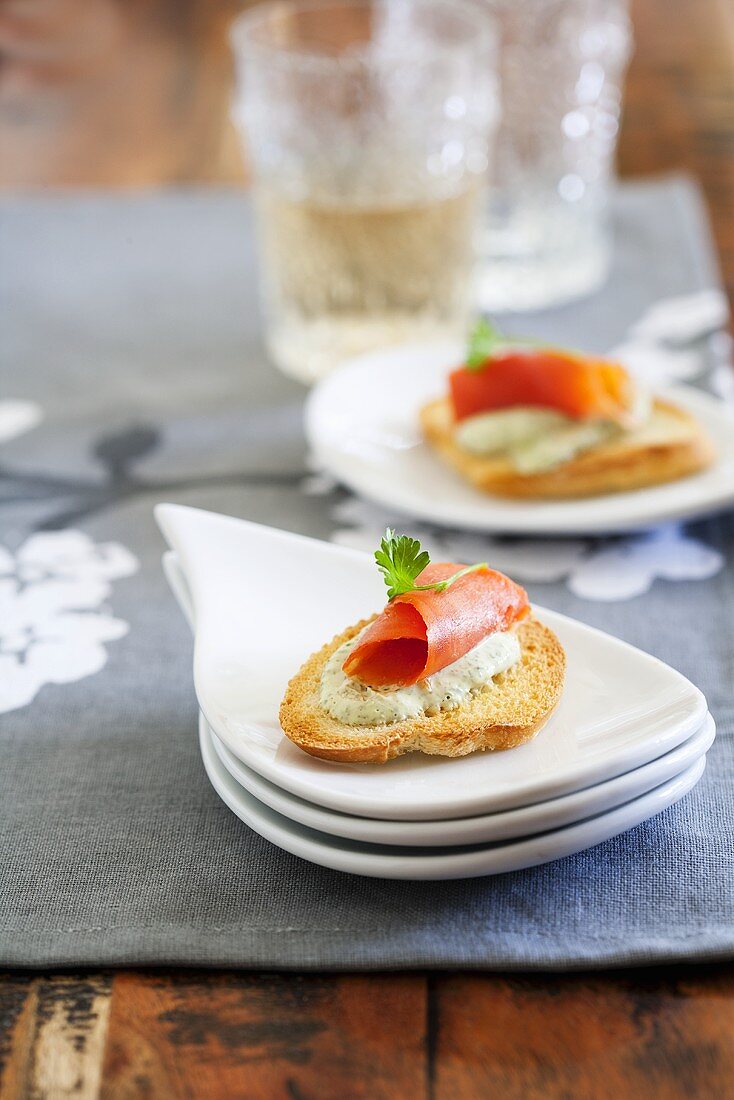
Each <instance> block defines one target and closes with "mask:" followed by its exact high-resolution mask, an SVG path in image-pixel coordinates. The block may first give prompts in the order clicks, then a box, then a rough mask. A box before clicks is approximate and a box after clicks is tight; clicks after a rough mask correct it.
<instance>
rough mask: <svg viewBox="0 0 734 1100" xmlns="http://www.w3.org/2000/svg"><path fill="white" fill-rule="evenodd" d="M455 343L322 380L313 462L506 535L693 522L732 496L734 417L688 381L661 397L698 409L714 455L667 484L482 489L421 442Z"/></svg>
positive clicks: (359, 364)
mask: <svg viewBox="0 0 734 1100" xmlns="http://www.w3.org/2000/svg"><path fill="white" fill-rule="evenodd" d="M461 357H462V349H461V348H460V347H459V346H457V345H439V346H433V347H431V346H420V347H419V346H411V347H400V348H391V349H389V350H386V351H381V352H373V353H371V354H369V355H364V356H360V357H359V358H358V359H354V360H352V361H351V362H350V363H348V364H345V366H343V367H342V368H341V369H340V370H338V371H336V373H334V374H333V375H331V376H330V377H329V378H327V379H325V380H324V381H323V382H321V383H319V385H318V386H316V388H315V389H314V390H313V392H312V393H311V395H310V397H309V400H308V404H307V406H306V435H307V437H308V441H309V444H310V446H311V449H312V451H313V453H314V456H315V458H316V461H317V463H318V464H319V465H320V466H322V467H324V468H325V469H326V470H328V471H329V472H330V473H331V474H333V475H334V477H336V478H337V479H338V480H339V481H341V482H343V483H344V484H345V485H348V486H349V487H350V488H351V489H354V490H356V491H357V492H358V493H361V494H362V495H363V496H365V497H368V498H369V499H370V500H373V501H376V502H377V503H378V504H382V505H384V506H385V507H386V508H389V509H397V510H398V511H399V512H403V513H404V514H405V515H409V516H416V517H417V518H420V519H423V520H428V521H429V522H432V523H440V524H445V525H447V526H451V527H460V528H466V529H469V530H475V531H493V532H494V531H497V532H505V533H507V534H536V535H538V534H548V535H561V534H566V535H569V534H575V535H578V534H581V535H584V534H610V533H613V532H620V531H632V530H636V529H641V528H646V527H651V526H653V525H655V524H657V523H661V522H663V521H665V520H673V519H692V518H693V517H695V516H701V515H705V514H707V513H709V512H715V511H717V510H721V509H723V508H726V507H728V506H729V505H731V504H732V503H734V416H732V414H731V413H730V412H729V411H728V410H727V408H726V406H725V405H724V404H723V403H722V402H721V401H718V400H716V398H713V397H710V396H708V395H707V394H705V393H701V391H700V390H694V389H693V388H692V387H690V386H676V387H671V388H669V389H666V390H665V391H664V392H663V393H662V394H661V396H663V397H665V398H668V399H670V400H671V401H673V402H675V403H676V404H678V405H680V406H681V407H683V408H685V409H687V410H688V411H689V412H690V413H692V414H693V415H694V416H695V417H696V419H697V420H698V421H699V423H700V424H701V425H702V426H703V427H704V428H705V429H706V431H707V432H708V433H709V435H710V436H711V438H712V440H713V442H714V445H715V447H716V450H717V460H716V462H715V463H714V464H713V466H711V467H710V469H708V470H704V471H702V472H701V473H699V474H694V475H693V476H691V477H687V478H682V479H681V480H680V481H674V482H671V483H670V484H667V485H657V486H653V487H651V488H648V489H637V490H635V491H634V492H628V493H611V494H607V495H606V496H602V497H589V498H587V499H584V500H568V501H564V500H561V501H512V500H503V499H502V498H501V497H492V496H490V495H488V494H486V493H481V492H479V490H478V489H475V488H474V487H473V486H471V485H470V484H469V483H468V482H467V481H465V480H464V479H463V478H462V477H460V476H459V474H458V473H456V472H455V471H454V470H452V469H450V468H449V467H448V466H447V465H446V464H445V463H444V462H442V461H441V460H440V459H439V458H438V456H437V455H436V454H435V453H434V451H433V450H432V449H431V448H430V447H429V445H428V444H427V443H426V442H425V441H424V440H423V438H422V436H421V432H420V427H419V424H418V411H419V409H420V408H421V406H422V405H425V404H426V402H427V401H430V400H432V399H433V398H435V397H439V396H440V395H441V394H443V393H445V392H446V386H447V375H448V372H449V371H450V370H451V369H452V367H454V366H456V364H457V363H459V362H460V361H461Z"/></svg>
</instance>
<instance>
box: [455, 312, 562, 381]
mask: <svg viewBox="0 0 734 1100" xmlns="http://www.w3.org/2000/svg"><path fill="white" fill-rule="evenodd" d="M518 344H520V345H528V344H531V345H533V346H537V347H542V346H544V345H542V344H541V343H540V341H538V340H531V339H529V338H528V337H518V336H505V335H503V333H501V332H500V330H499V329H498V328H495V326H494V325H493V324H491V323H490V322H489V321H488V320H487V319H486V318H485V317H480V318H479V320H478V321H477V322H476V324H475V325H474V328H473V329H472V330H471V332H470V333H469V342H468V344H467V349H466V359H465V360H464V362H465V365H466V367H467V369H468V370H470V371H478V370H482V368H483V367H484V366H485V364H486V362H487V360H488V359H491V358H492V356H493V355H495V354H496V352H498V351H499V350H500V349H501V348H506V347H513V346H516V345H518Z"/></svg>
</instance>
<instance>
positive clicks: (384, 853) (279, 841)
mask: <svg viewBox="0 0 734 1100" xmlns="http://www.w3.org/2000/svg"><path fill="white" fill-rule="evenodd" d="M199 734H200V736H199V741H200V745H201V755H202V759H203V761H204V767H205V768H206V772H207V775H208V776H209V779H210V781H211V784H212V786H213V787H214V789H215V791H216V792H217V794H218V795H219V797H220V798H221V799H222V801H223V802H225V803H226V804H227V806H229V808H230V810H232V811H233V812H234V813H235V814H236V815H237V816H238V817H239V818H241V820H242V821H244V822H245V824H246V825H249V826H250V828H251V829H254V830H255V832H256V833H259V834H260V836H263V837H265V839H266V840H269V841H270V842H271V843H272V844H275V845H277V847H278V848H283V849H284V850H285V851H286V852H291V853H292V854H293V855H295V856H300V858H301V859H307V860H309V861H310V862H311V863H317V864H319V865H320V866H322V867H331V868H332V869H334V870H336V871H347V872H349V873H350V874H354V875H368V876H370V877H372V878H397V879H451V878H475V877H477V876H479V875H498V874H502V873H503V872H505V871H519V870H521V869H522V868H523V867H534V866H536V865H538V864H540V863H549V862H550V861H551V860H553V859H560V858H561V857H563V856H569V855H573V853H574V852H581V851H583V850H584V849H585V848H591V847H593V845H595V844H600V843H601V842H602V841H603V840H609V838H610V837H613V836H617V834H618V833H623V832H626V830H627V829H631V828H633V826H635V825H639V824H640V822H642V821H646V820H647V819H648V818H649V817H652V816H653V815H654V814H657V813H659V812H660V811H661V810H664V809H667V807H668V806H672V805H673V803H674V802H678V801H679V800H680V799H681V798H683V796H684V795H686V794H687V793H688V792H689V791H690V789H691V788H692V787H693V786H694V785H695V784H696V783H697V782H698V780H699V779H700V778H701V775H702V774H703V770H704V768H705V766H706V757H705V756H702V757H700V758H699V759H698V760H697V761H696V762H695V763H694V764H692V765H690V767H688V768H687V769H686V770H685V771H684V772H683V773H682V774H680V775H677V776H675V777H674V778H672V779H669V780H667V782H665V783H662V784H661V785H660V786H659V787H655V788H654V790H652V791H648V792H647V793H646V794H643V795H641V796H640V797H639V798H635V799H632V801H630V802H626V803H625V804H624V805H623V806H618V807H617V808H616V809H614V810H610V811H609V812H608V813H604V814H598V815H597V816H596V817H591V818H587V819H586V820H585V821H581V822H577V823H576V824H575V825H567V826H566V827H565V828H564V829H556V830H554V831H553V832H548V833H542V834H541V835H540V836H533V837H528V838H526V839H524V840H516V841H513V842H508V843H505V844H492V845H489V846H487V847H481V846H480V847H475V846H474V847H462V848H456V849H453V850H452V849H448V850H447V849H446V848H423V849H421V851H420V853H418V852H416V850H415V849H411V848H395V849H390V848H384V847H381V846H380V845H377V844H361V843H359V842H358V841H353V840H343V839H339V838H336V837H329V836H327V835H326V834H325V833H319V832H316V830H315V829H309V828H307V827H306V826H305V825H299V824H297V823H296V822H294V821H289V820H288V818H286V817H283V816H282V815H281V814H279V813H276V812H275V810H271V809H270V807H269V806H265V805H264V804H263V803H262V802H259V801H258V799H256V798H255V797H254V796H253V795H251V794H250V793H249V792H248V791H246V790H245V789H244V788H243V787H240V785H239V784H238V783H236V782H235V780H234V779H233V778H232V776H231V775H230V774H229V772H228V771H227V769H226V768H225V767H224V765H223V764H222V762H221V760H220V759H219V757H218V756H217V754H216V752H215V750H214V746H213V744H212V742H211V738H210V736H209V731H208V728H207V725H206V722H205V721H204V720H203V719H202V721H201V722H200V730H199Z"/></svg>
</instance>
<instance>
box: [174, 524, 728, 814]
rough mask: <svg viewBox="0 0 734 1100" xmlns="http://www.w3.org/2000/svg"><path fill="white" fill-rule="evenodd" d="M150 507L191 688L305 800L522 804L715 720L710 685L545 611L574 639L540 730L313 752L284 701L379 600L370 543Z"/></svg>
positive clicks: (399, 809)
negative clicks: (702, 686) (284, 719)
mask: <svg viewBox="0 0 734 1100" xmlns="http://www.w3.org/2000/svg"><path fill="white" fill-rule="evenodd" d="M156 514H157V516H158V519H159V522H160V524H161V526H162V528H163V530H164V533H165V535H166V538H167V539H168V541H169V542H170V544H171V545H172V546H173V547H174V549H175V550H176V553H177V554H178V559H179V563H180V567H181V568H180V572H182V573H183V576H184V577H185V581H186V582H188V587H186V584H185V582H184V584H179V585H177V586H176V591H177V593H178V596H179V599H185V598H186V596H185V595H184V591H185V592H186V593H187V594H188V597H189V599H188V600H187V602H190V604H191V607H190V608H189V613H190V615H191V619H192V621H193V622H194V624H195V626H194V630H195V646H194V684H195V687H196V694H197V697H198V700H199V705H200V707H201V709H202V710H203V712H204V714H205V715H206V717H207V721H208V722H209V724H210V725H211V727H212V729H213V730H214V731H215V733H216V734H217V736H218V737H219V738H221V740H222V741H223V742H224V744H225V745H226V746H227V748H228V749H229V750H230V752H232V753H234V755H235V756H236V757H238V758H239V759H240V760H241V761H242V762H243V763H244V764H246V765H247V766H248V767H249V768H252V770H253V771H255V772H257V773H258V774H259V775H261V776H263V777H264V778H265V779H268V780H269V781H270V782H271V783H274V784H275V785H276V786H278V787H282V788H283V789H284V790H286V791H289V792H290V793H291V794H295V795H298V797H299V798H303V799H305V800H306V801H308V802H314V803H316V804H317V805H319V806H328V807H329V809H332V810H338V811H340V812H341V813H347V814H355V815H357V816H358V817H374V818H389V819H394V820H407V821H420V820H429V821H431V820H432V821H436V820H440V819H445V818H457V817H472V816H475V815H477V814H485V813H493V812H496V811H498V810H507V809H512V808H514V807H516V806H528V805H530V804H531V803H534V802H543V801H547V800H548V799H551V798H557V797H558V796H559V795H565V794H569V793H571V792H572V791H578V790H581V789H583V788H584V787H590V786H592V785H593V784H595V783H601V782H603V781H605V780H607V779H612V778H613V777H614V776H617V775H622V774H623V773H624V772H629V771H632V769H633V768H638V767H640V766H641V765H642V764H647V763H648V762H649V761H651V760H655V759H657V757H659V756H662V755H663V753H665V752H668V751H669V750H670V749H674V748H675V747H676V745H679V744H681V743H682V742H683V741H685V740H686V738H688V737H690V736H691V734H693V733H695V731H696V730H698V729H699V728H700V727H701V726H702V724H703V721H704V719H705V717H706V712H707V706H706V700H705V699H704V697H703V695H702V694H701V692H700V691H699V690H698V689H697V688H696V687H694V686H693V684H691V682H690V681H689V680H687V679H686V678H685V677H684V676H681V674H680V673H679V672H677V671H675V669H672V668H670V667H669V666H668V665H665V664H663V663H662V662H661V661H658V660H656V658H654V657H651V656H649V655H648V654H646V653H642V652H641V651H640V650H639V649H635V648H633V647H632V646H630V645H627V644H625V643H624V642H620V641H619V640H617V639H616V638H612V637H611V636H610V635H609V634H604V633H603V632H602V631H599V630H594V629H593V628H592V627H589V626H585V625H584V624H583V623H579V622H577V621H575V620H574V619H570V618H568V617H566V616H565V615H559V614H557V613H556V612H553V611H548V610H546V609H544V608H540V607H536V608H535V610H536V613H537V615H538V617H539V618H540V619H542V621H543V622H545V623H547V625H548V626H549V627H551V629H552V630H554V631H555V632H556V634H557V635H558V637H559V639H560V641H561V644H562V645H563V647H564V649H565V651H566V658H567V675H566V687H565V690H564V693H563V697H562V699H561V701H560V703H559V704H558V706H557V707H556V710H555V712H554V713H553V714H552V715H551V717H550V719H549V720H548V722H547V724H546V725H545V727H544V728H543V729H542V730H541V731H540V733H539V734H538V735H537V736H536V737H535V738H533V740H532V741H530V742H528V743H527V744H525V745H521V746H520V747H519V748H516V749H512V750H511V751H509V752H496V753H475V754H473V755H471V756H466V757H462V758H459V759H447V758H445V757H436V756H425V755H423V754H422V753H410V754H408V755H406V756H402V757H400V758H398V759H396V760H392V761H390V762H389V763H388V764H336V763H332V762H329V761H325V760H318V759H316V758H314V757H312V756H308V755H307V754H306V753H304V752H302V751H301V749H299V748H296V746H295V745H294V744H293V743H292V742H290V741H289V740H288V739H287V738H286V737H285V736H284V735H283V731H282V730H281V728H280V723H279V722H278V710H279V707H280V702H281V700H282V698H283V695H284V693H285V690H286V685H287V683H288V681H289V679H290V678H291V676H293V675H294V673H295V672H296V671H297V670H298V669H299V668H300V666H301V664H302V663H303V662H304V661H305V659H306V658H307V657H308V656H309V654H310V653H312V652H314V651H315V650H317V649H320V648H321V646H322V645H323V644H324V642H325V641H327V640H328V639H329V638H332V637H333V636H334V635H335V634H336V633H338V632H340V631H342V630H343V629H344V627H345V626H347V625H348V624H349V623H353V622H356V621H358V620H359V619H361V618H363V617H364V616H365V615H367V614H369V613H370V612H371V611H373V610H374V611H376V610H378V608H380V607H382V606H383V605H384V600H385V597H384V586H383V585H382V582H381V580H380V578H379V576H378V574H377V570H376V569H375V567H374V562H373V561H372V559H371V557H370V555H368V554H363V553H360V552H358V551H355V550H345V549H344V548H342V547H337V546H332V545H330V544H328V543H324V542H318V541H316V540H314V539H307V538H303V537H301V536H298V535H291V534H288V533H286V532H285V531H276V530H274V529H272V528H269V527H262V526H260V525H258V524H254V523H247V522H246V521H244V520H235V519H230V518H229V517H226V516H218V515H213V514H212V513H209V512H201V511H199V510H197V509H194V508H184V507H182V506H180V505H170V504H169V505H165V506H160V507H159V508H158V510H157V513H156ZM173 564H174V563H167V567H168V569H169V571H170V569H171V568H172V565H173Z"/></svg>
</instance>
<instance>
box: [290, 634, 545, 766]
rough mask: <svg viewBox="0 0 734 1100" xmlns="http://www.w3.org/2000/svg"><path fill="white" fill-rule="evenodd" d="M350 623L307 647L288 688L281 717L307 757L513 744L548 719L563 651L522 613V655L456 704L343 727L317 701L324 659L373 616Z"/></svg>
mask: <svg viewBox="0 0 734 1100" xmlns="http://www.w3.org/2000/svg"><path fill="white" fill-rule="evenodd" d="M376 617H377V616H376V615H373V616H372V618H370V619H364V620H362V622H359V623H356V624H355V625H354V626H350V627H349V628H348V629H347V630H345V631H344V632H343V633H341V634H339V635H337V637H336V638H334V639H333V640H332V641H331V642H329V643H328V644H327V645H325V646H324V647H323V648H322V649H320V650H319V651H318V652H317V653H314V654H312V656H311V657H309V659H308V660H307V661H306V663H305V664H304V665H303V667H302V668H301V669H300V670H299V672H298V673H297V674H296V675H295V676H294V677H293V679H292V680H291V681H290V683H289V684H288V687H287V689H286V693H285V697H284V699H283V702H282V703H281V707H280V724H281V726H282V727H283V732H284V733H285V735H286V737H288V738H290V740H291V741H293V743H294V744H296V745H298V747H299V748H301V749H303V750H304V752H307V753H309V754H310V755H311V756H318V757H320V758H321V759H323V760H336V761H341V762H343V763H351V764H384V763H385V762H386V761H388V760H391V759H393V758H394V757H396V756H402V755H403V753H406V752H424V753H428V754H430V755H435V756H466V755H467V754H468V753H471V752H477V751H483V750H497V749H512V748H515V747H516V746H517V745H521V744H522V743H523V742H524V741H529V740H530V738H531V737H533V736H534V735H535V734H536V733H537V732H538V730H539V729H541V728H542V726H544V725H545V723H546V722H547V721H548V718H549V717H550V715H551V713H552V711H553V709H554V707H555V706H556V704H557V703H558V700H559V699H560V697H561V692H562V690H563V680H564V675H565V668H566V655H565V653H564V650H563V647H562V646H561V643H560V642H559V641H558V638H557V637H556V636H555V634H554V633H553V631H552V630H549V629H548V627H547V626H544V625H543V624H542V623H540V622H538V620H537V619H534V618H529V619H526V620H525V621H524V622H523V623H521V624H520V626H519V627H518V637H519V640H520V645H521V649H522V655H521V658H520V660H519V661H518V662H517V663H516V664H515V665H513V666H512V667H511V668H509V669H508V670H507V671H506V672H502V673H500V674H499V675H497V676H495V677H494V678H493V681H492V684H491V685H488V686H487V687H486V688H484V689H483V690H482V691H480V692H479V693H478V694H477V695H475V696H474V697H473V698H472V699H471V701H470V702H468V703H466V704H464V705H463V706H461V707H457V708H456V709H455V710H449V711H441V712H440V713H439V714H436V715H430V716H429V715H426V716H425V717H422V718H408V719H404V720H403V721H401V722H393V723H391V724H390V725H382V726H348V725H345V724H344V723H342V722H338V721H337V720H336V719H335V718H332V717H331V715H329V714H327V712H326V711H324V710H323V709H322V708H321V706H320V705H319V686H320V682H321V673H322V671H323V668H324V665H325V664H326V662H327V661H328V659H329V657H331V655H332V653H334V651H335V650H336V649H338V648H339V646H340V645H343V643H344V642H346V641H349V640H350V639H351V638H353V637H354V635H355V634H357V633H358V632H359V631H360V630H362V629H363V628H364V627H365V626H367V625H368V623H371V622H373V621H374V619H375V618H376Z"/></svg>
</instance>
